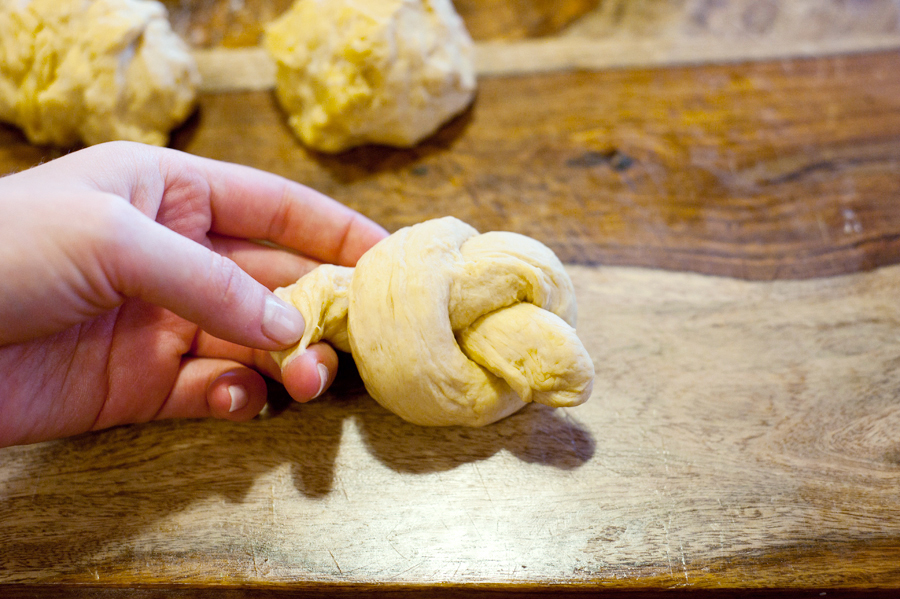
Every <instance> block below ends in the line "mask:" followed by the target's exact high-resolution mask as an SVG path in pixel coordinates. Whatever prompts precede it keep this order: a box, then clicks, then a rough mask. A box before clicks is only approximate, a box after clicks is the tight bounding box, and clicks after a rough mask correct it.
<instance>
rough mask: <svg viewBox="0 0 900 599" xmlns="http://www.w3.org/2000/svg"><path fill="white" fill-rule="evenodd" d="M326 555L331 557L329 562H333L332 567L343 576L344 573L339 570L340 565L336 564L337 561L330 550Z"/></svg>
mask: <svg viewBox="0 0 900 599" xmlns="http://www.w3.org/2000/svg"><path fill="white" fill-rule="evenodd" d="M328 555H330V556H331V561H333V562H334V565H335V567H336V568H337V569H338V572H340V573H341V574H342V575H343V574H344V571H343V570H341V565H340V564H339V563H338V561H337V559H335V557H334V554H333V553H332V552H331V549H329V550H328Z"/></svg>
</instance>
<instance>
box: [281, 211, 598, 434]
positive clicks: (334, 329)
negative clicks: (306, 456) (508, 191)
mask: <svg viewBox="0 0 900 599" xmlns="http://www.w3.org/2000/svg"><path fill="white" fill-rule="evenodd" d="M276 293H277V294H278V295H279V297H281V298H282V299H285V300H286V301H289V302H291V303H292V304H293V305H295V306H297V308H298V309H299V310H300V312H301V313H302V314H303V316H304V318H305V319H306V322H307V330H306V332H305V333H304V336H303V339H301V341H300V343H299V344H298V345H297V346H295V347H293V348H291V349H289V350H286V351H284V352H274V353H273V356H274V357H275V359H276V361H277V362H278V363H279V365H280V366H281V367H282V368H283V367H284V366H285V365H286V364H287V362H289V361H290V360H291V359H292V358H293V357H294V356H296V355H298V354H299V353H302V352H303V351H305V350H306V347H307V346H308V345H309V344H311V343H315V342H317V341H321V340H324V341H327V342H329V343H331V344H332V345H334V346H335V347H336V348H338V349H342V350H344V351H347V350H349V351H350V353H352V355H353V357H354V359H355V361H356V364H357V367H358V368H359V372H360V376H361V377H362V379H363V382H364V383H365V385H366V389H367V390H368V392H369V394H370V395H371V396H372V397H373V398H374V399H375V400H376V401H378V402H379V403H380V404H381V405H383V406H384V407H386V408H387V409H389V410H391V411H392V412H394V413H395V414H397V415H399V416H400V417H402V418H403V419H405V420H407V421H409V422H413V423H415V424H421V425H429V426H443V425H465V426H483V425H485V424H489V423H491V422H495V421H496V420H499V419H501V418H504V417H505V416H508V415H510V414H512V413H513V412H515V411H517V410H519V409H520V408H522V407H523V406H524V405H525V404H526V403H527V402H531V401H535V402H539V403H543V404H546V405H549V406H553V407H570V406H575V405H578V404H581V403H583V402H584V401H586V400H587V399H588V398H589V397H590V394H591V388H592V385H593V378H594V366H593V362H592V361H591V358H590V356H589V355H588V353H587V351H586V350H585V348H584V346H583V345H582V343H581V341H580V340H579V339H578V336H577V335H576V333H575V328H574V324H575V317H576V307H575V298H574V289H573V287H572V282H571V280H570V279H569V277H568V275H567V274H566V272H565V269H564V268H563V265H562V264H561V263H560V262H559V260H558V259H557V258H556V256H555V255H554V254H553V252H552V251H551V250H550V249H549V248H547V247H546V246H544V245H543V244H541V243H540V242H538V241H536V240H534V239H531V238H529V237H525V236H523V235H517V234H515V233H503V232H498V233H487V234H484V235H479V234H478V232H477V231H476V230H475V229H473V228H472V227H470V226H469V225H467V224H465V223H463V222H461V221H459V220H457V219H455V218H452V217H446V218H441V219H435V220H431V221H426V222H424V223H420V224H418V225H414V226H412V227H407V228H404V229H401V230H399V231H397V232H396V233H394V234H393V235H391V236H390V237H388V238H387V239H385V240H383V241H381V242H380V243H378V244H377V245H376V246H375V247H373V248H372V249H371V250H369V251H368V252H367V253H366V254H365V255H364V256H363V257H362V258H361V259H360V261H359V263H358V264H357V266H356V268H355V269H353V268H346V267H341V266H333V265H323V266H320V267H318V268H317V269H316V270H314V271H313V272H312V273H310V274H308V275H306V276H305V277H303V278H301V279H300V280H299V281H298V282H297V283H295V284H294V285H291V286H288V287H284V288H280V289H278V290H276Z"/></svg>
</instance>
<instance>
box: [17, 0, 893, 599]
mask: <svg viewBox="0 0 900 599" xmlns="http://www.w3.org/2000/svg"><path fill="white" fill-rule="evenodd" d="M200 4H203V3H200ZM212 4H214V3H210V2H207V3H206V4H205V5H204V6H202V7H199V8H197V7H195V8H196V9H197V11H200V9H201V8H204V7H205V8H206V9H210V10H211V8H210V6H211V5H212ZM257 4H260V2H257ZM261 4H262V5H266V6H269V7H270V8H271V7H272V6H274V4H271V3H270V4H266V3H265V2H261ZM275 4H277V3H275ZM614 4H617V3H615V2H602V3H599V5H598V4H597V3H596V2H594V3H591V2H582V3H578V2H571V3H566V4H565V9H566V10H569V11H571V13H572V14H571V15H569V17H566V19H568V21H566V19H562V17H560V16H559V15H561V14H562V13H563V12H564V11H563V10H562V9H560V10H559V11H556V13H554V14H556V15H557V17H556V19H557V21H559V22H557V21H554V20H553V19H549V18H548V19H549V20H548V19H544V20H543V21H540V22H541V23H544V24H545V25H544V26H543V27H544V29H541V28H540V27H537V28H536V27H535V26H533V22H534V20H533V19H532V20H531V21H528V22H525V20H524V17H521V19H522V21H521V22H520V23H519V25H520V26H518V27H512V26H508V27H506V28H505V29H503V31H507V32H512V34H514V35H510V36H507V39H497V37H496V35H497V34H496V31H494V30H493V29H492V28H491V27H490V26H489V25H490V24H491V21H490V14H491V13H489V12H488V13H484V12H479V9H478V5H477V3H471V5H469V4H466V3H463V2H460V3H458V5H457V6H458V7H460V9H461V12H463V15H464V16H465V17H466V18H467V22H468V23H469V25H470V28H471V29H472V30H473V32H476V31H477V32H479V35H480V36H481V37H480V38H479V39H480V42H479V52H480V54H479V56H480V60H481V62H480V66H479V69H480V70H481V72H482V77H481V80H480V91H479V95H478V98H477V101H476V103H475V105H474V106H473V108H472V109H470V110H469V111H468V112H466V113H465V114H464V115H462V116H460V117H459V118H457V119H456V120H454V121H453V122H451V123H450V124H448V125H447V126H446V127H445V128H443V129H442V130H441V131H440V132H439V133H438V134H437V135H435V136H434V137H433V138H431V139H429V140H428V141H426V142H425V143H423V144H422V145H421V146H419V147H417V148H415V149H413V150H408V151H399V150H387V149H384V148H362V149H358V150H354V151H351V152H348V153H345V154H342V155H339V156H324V155H319V154H315V153H311V152H308V151H306V150H304V149H303V148H302V147H301V146H300V145H299V144H298V143H297V142H296V140H295V139H294V138H293V137H292V136H291V134H290V132H289V131H288V129H287V128H286V126H285V124H284V117H283V115H282V114H281V113H280V111H279V110H278V108H277V106H276V105H275V103H274V101H273V99H272V96H271V94H270V92H269V91H267V90H265V89H262V90H256V91H246V90H244V91H241V90H239V89H236V90H232V91H228V92H219V93H212V92H208V93H204V94H203V95H202V97H201V99H200V109H199V111H198V113H197V115H196V116H195V117H194V118H193V119H192V120H191V122H189V123H188V124H187V125H186V126H185V127H183V128H182V129H180V130H179V131H177V132H176V133H175V135H174V137H173V146H175V147H177V148H180V149H183V150H185V151H188V152H193V153H196V154H201V155H205V156H210V157H214V158H219V159H223V160H230V161H235V162H240V163H244V164H250V165H252V166H256V167H259V168H263V169H267V170H271V171H274V172H277V173H280V174H282V175H286V176H289V177H291V178H294V179H297V180H299V181H302V182H304V183H307V184H309V185H311V186H313V187H315V188H317V189H320V190H322V191H324V192H326V193H328V194H330V195H332V196H334V197H336V198H338V199H340V200H341V201H343V202H345V203H347V204H349V205H350V206H352V207H353V208H355V209H357V210H360V211H362V212H364V213H366V214H367V215H369V216H371V217H373V218H375V219H376V220H378V221H380V222H382V223H383V224H385V225H386V226H387V227H388V228H390V229H396V228H399V227H401V226H404V225H407V224H411V223H414V222H418V221H420V220H424V219H426V218H430V217H435V216H442V215H446V214H452V215H455V216H458V217H460V218H462V219H464V220H467V221H468V222H470V223H472V224H473V225H474V226H476V227H477V228H479V229H481V230H491V229H508V230H515V231H518V232H522V233H525V234H528V235H532V236H534V237H536V238H538V239H540V240H542V241H544V242H545V243H547V244H548V245H550V246H551V247H552V248H553V249H554V250H556V251H557V252H558V254H559V255H560V257H561V258H562V259H563V260H564V261H565V262H566V263H567V264H568V267H569V270H570V273H571V275H572V278H573V280H574V281H575V283H576V288H577V293H578V300H579V306H580V320H579V327H578V330H579V334H580V336H581V337H582V339H583V340H584V341H585V344H586V346H587V347H588V349H589V351H590V352H591V355H592V356H593V358H594V361H595V365H596V368H597V382H596V385H595V391H594V394H593V396H592V398H591V400H590V401H589V402H588V403H587V404H585V405H583V406H580V407H578V408H573V409H565V410H556V411H551V410H548V409H544V408H542V407H541V406H530V407H528V408H526V409H525V410H523V411H522V412H520V413H519V414H516V415H514V416H512V417H510V418H508V419H506V420H504V421H502V422H499V423H497V424H495V425H492V426H489V427H486V428H483V429H458V428H444V429H431V428H421V427H416V426H412V425H409V424H406V423H404V422H403V421H401V420H400V419H399V418H397V417H395V416H393V415H392V414H390V413H388V412H386V411H385V410H383V409H381V408H380V407H379V406H378V405H377V404H375V403H374V402H373V401H372V400H371V399H370V398H368V396H367V395H366V394H365V390H364V389H363V388H362V386H361V384H360V382H359V380H358V378H357V377H356V376H355V374H354V372H353V371H352V367H351V366H349V365H348V362H349V360H345V362H344V364H345V368H344V370H343V371H342V372H341V374H340V375H339V381H338V383H337V384H336V386H335V388H334V389H333V391H332V392H330V393H329V394H328V395H327V396H326V397H325V398H324V399H323V400H321V401H317V402H314V403H312V404H307V405H302V406H301V405H296V404H293V405H292V404H289V402H287V401H286V400H285V398H284V397H283V393H279V390H278V389H277V388H273V389H272V395H273V398H272V399H273V406H275V407H279V408H283V409H282V410H281V411H280V412H279V413H278V415H276V416H274V417H270V418H265V419H258V420H256V421H253V422H251V423H249V424H231V423H226V422H214V421H173V422H158V423H151V424H145V425H136V426H127V427H120V428H116V429H113V430H109V431H105V432H101V433H96V434H89V435H84V436H80V437H77V438H74V439H68V440H63V441H56V442H49V443H42V444H37V445H32V446H26V447H15V448H7V449H4V450H0V596H2V597H35V596H75V597H122V596H124V597H157V596H162V597H206V596H214V597H243V596H248V597H275V596H288V595H290V596H294V595H299V596H320V595H337V596H357V595H359V594H366V595H374V596H409V595H415V596H423V597H457V596H460V595H466V596H468V595H472V594H476V595H478V594H480V595H484V596H502V597H507V596H533V595H535V594H542V593H546V592H549V591H552V592H553V593H556V594H570V593H571V594H580V595H591V594H593V595H603V596H607V595H609V596H620V595H621V596H628V597H632V596H644V595H652V594H655V593H656V592H662V591H674V592H676V593H677V592H678V591H686V592H691V596H695V595H697V594H699V595H707V594H709V595H730V594H739V595H745V596H758V595H767V594H783V595H785V596H809V597H818V596H823V594H825V593H827V595H826V596H828V597H831V596H855V595H857V594H863V593H865V594H867V595H868V594H872V593H874V594H881V595H883V596H896V594H897V593H898V592H900V265H898V266H893V265H895V264H897V263H898V262H900V206H898V202H900V77H898V73H900V54H898V52H897V51H896V49H890V48H891V44H892V43H893V44H894V46H893V47H894V48H897V47H900V43H898V42H897V40H896V39H894V37H900V36H898V34H897V31H894V30H892V29H890V28H885V27H884V26H883V23H884V17H885V15H887V14H888V13H889V11H890V10H891V7H893V8H894V9H897V6H896V4H897V3H896V2H875V1H872V2H862V3H856V4H854V6H855V7H856V9H857V13H854V14H849V13H847V12H846V10H845V12H844V13H841V12H840V11H839V10H838V8H835V7H840V6H845V7H846V3H840V2H833V3H828V2H826V3H819V5H820V6H822V5H827V6H828V7H830V8H829V10H831V9H834V10H833V12H832V13H831V14H830V16H829V17H828V18H829V19H831V20H830V21H827V20H826V21H824V22H825V23H826V25H822V26H821V27H820V29H822V28H824V33H822V31H819V30H817V31H818V33H816V32H813V33H809V28H808V27H807V28H804V27H801V26H800V25H797V24H796V22H795V21H791V17H790V15H789V14H786V12H787V11H785V14H781V13H779V12H778V9H777V4H776V3H767V2H750V1H749V0H743V1H738V0H734V1H733V2H730V3H729V2H725V3H712V4H710V3H706V4H707V5H708V6H707V12H705V13H702V14H701V13H697V12H696V10H697V7H698V6H699V5H701V4H704V3H699V2H684V3H676V5H677V6H676V8H671V9H664V8H662V5H661V4H660V3H654V2H649V1H647V2H636V3H632V4H630V5H625V6H631V7H632V9H633V10H636V11H638V12H639V13H640V14H641V15H643V17H644V18H645V20H644V21H627V20H626V21H625V25H621V24H620V25H618V27H619V29H617V30H616V31H618V32H619V33H616V34H615V35H613V37H609V36H607V37H603V36H604V35H607V34H606V33H604V31H607V30H606V29H604V27H605V26H606V25H608V24H609V18H610V16H609V15H610V14H612V13H610V11H611V10H612V9H611V8H610V7H611V5H614ZM620 4H622V5H624V3H620ZM546 6H547V4H542V3H540V2H534V3H533V7H532V8H533V10H534V11H538V12H540V9H541V8H542V7H543V9H544V10H545V11H546V10H547V9H546ZM550 6H552V3H551V4H550ZM595 6H596V8H595ZM766 6H769V7H770V8H766ZM771 6H776V8H775V9H771ZM634 7H637V8H634ZM716 7H718V8H716ZM723 7H724V8H723ZM257 8H259V7H258V6H257ZM613 8H615V7H613ZM464 9H465V10H464ZM273 10H274V9H273ZM623 10H624V9H623ZM641 10H643V12H641ZM669 10H671V11H674V12H668V11H669ZM679 10H680V11H682V12H678V11H679ZM767 10H769V11H771V10H775V14H774V16H772V15H771V14H769V13H768V12H765V11H767ZM847 10H849V9H847ZM586 11H587V12H586ZM654 11H657V12H654ZM691 11H694V12H691ZM716 11H720V12H716ZM729 11H730V12H729ZM835 11H836V12H835ZM657 13H659V14H663V17H664V18H663V17H658V18H657V17H654V16H653V15H657ZM732 13H733V14H737V15H744V17H742V19H743V20H739V21H738V22H739V23H743V25H742V27H743V29H741V30H739V31H737V33H735V30H734V28H733V27H732V26H731V25H728V23H733V22H735V21H733V20H727V19H725V17H727V16H730V15H731V16H733V14H732ZM198 14H199V13H198ZM260 14H262V13H260ZM496 14H501V13H496ZM502 14H505V15H507V17H504V18H511V19H512V20H513V21H512V22H516V21H515V19H516V16H515V15H516V14H517V13H515V12H512V13H502ZM510 14H511V15H513V16H512V17H509V16H508V15H510ZM521 14H522V15H526V14H528V15H530V14H532V13H528V12H527V11H524V12H522V13H521ZM648 14H649V15H650V17H647V15H648ZM573 15H574V16H573ZM579 15H585V16H583V17H582V18H581V19H580V20H576V21H575V24H574V25H571V24H569V25H568V28H566V27H564V26H566V25H567V23H568V22H569V21H572V19H576V17H578V16H579ZM679 15H681V17H679ZM698 15H700V16H704V15H705V16H704V18H706V23H707V24H706V25H703V21H702V19H700V17H699V16H698ZM723 15H724V16H723ZM746 15H749V16H746ZM767 15H768V16H767ZM848 15H849V16H848ZM873 15H874V16H873ZM190 16H191V13H187V16H185V13H178V14H175V13H174V12H173V18H175V17H179V18H186V19H187V21H185V22H186V23H187V24H186V25H185V24H184V23H182V26H183V27H184V28H190V27H197V28H198V29H196V30H195V31H199V32H200V33H196V38H195V41H196V43H197V45H198V46H202V45H204V44H206V42H204V40H207V41H208V40H209V39H211V38H210V36H209V35H207V36H206V37H205V38H204V37H203V35H202V34H203V32H204V31H207V32H208V31H210V30H215V31H220V32H221V31H227V30H228V29H227V27H225V26H223V25H221V24H219V25H216V27H218V29H215V28H207V30H204V29H203V27H201V26H200V25H202V23H203V22H202V21H201V22H200V25H198V24H197V23H195V22H192V21H190V18H189V17H190ZM651 17H652V18H651ZM195 18H196V19H199V17H195ZM529 18H530V17H529ZM654 18H657V20H655V21H654V20H653V19H654ZM679 18H683V20H682V21H679V20H678V19H679ZM604 19H606V20H604ZM647 19H649V20H647ZM692 19H693V20H692ZM698 19H699V20H698ZM716 19H719V20H716ZM766 19H769V20H768V21H766ZM841 19H844V21H841ZM847 19H850V21H852V23H851V25H853V26H842V28H841V27H838V26H837V25H834V27H835V28H836V29H840V31H843V32H844V33H841V34H840V35H838V34H836V33H835V32H834V31H830V30H828V27H827V24H828V23H832V24H834V23H844V25H846V23H847V22H849V21H847ZM854 19H855V20H854ZM562 21H566V22H562ZM179 22H180V21H179ZM682 22H688V23H695V24H696V23H698V22H699V23H700V25H697V27H701V29H702V27H706V29H705V30H704V31H706V33H703V32H701V33H702V35H701V34H697V33H696V32H694V30H691V29H690V28H687V29H686V28H685V27H682V26H681V25H677V24H678V23H682ZM816 22H818V21H816ZM547 23H549V25H547ZM629 23H632V25H631V26H628V24H629ZM635 23H637V24H635ZM671 23H676V25H671ZM717 23H719V24H718V25H717ZM721 23H725V25H722V24H721ZM760 23H762V25H760ZM766 23H768V25H766ZM245 26H246V24H245ZM210 27H211V26H210ZM246 27H249V26H246ZM579 27H580V28H581V29H579ZM717 27H718V29H717ZM792 27H793V29H792ZM548 28H549V29H548ZM798 28H799V29H798ZM251 29H252V28H251ZM185 30H187V29H185ZM579 31H580V32H581V33H579ZM622 31H624V32H625V33H621V32H622ZM797 31H801V32H803V31H805V32H807V33H809V35H810V36H811V37H810V39H811V40H812V41H809V40H806V41H804V40H805V38H803V37H802V35H800V36H799V37H798V35H799V34H798V33H797ZM585 32H588V33H585ZM673 32H675V33H673ZM678 32H682V33H684V36H683V37H682V38H679V37H678V35H676V34H677V33H678ZM685 32H686V33H685ZM692 32H693V33H692ZM848 32H849V33H848ZM698 35H700V38H702V40H706V41H705V42H703V43H698V42H697V39H698V38H697V36H698ZM703 35H706V36H707V37H703ZM491 36H494V37H491ZM538 36H543V37H538ZM617 36H618V37H617ZM623 36H624V37H623ZM642 36H644V37H642ZM735 36H736V37H735ZM753 36H757V37H756V38H754V37H753ZM816 36H818V37H816ZM892 36H894V37H892ZM758 38H762V39H763V41H765V45H766V47H767V50H766V52H768V53H769V55H768V56H757V53H758V52H760V51H759V49H758V48H757V46H758V45H759V44H754V43H751V42H752V41H753V39H758ZM813 38H814V39H813ZM242 39H243V38H242ZM892 39H893V40H894V41H893V42H891V40H892ZM216 40H219V41H216ZM654 40H656V42H655V43H656V44H657V45H656V46H654ZM702 40H701V41H702ZM710 40H712V41H710ZM715 40H718V42H717V44H718V45H716V43H713V41H715ZM798 40H799V41H798ZM220 41H221V39H220V38H216V39H215V40H213V42H215V43H220ZM244 41H245V42H246V40H244ZM201 42H203V43H201ZM213 42H210V43H209V44H206V45H213V46H215V43H213ZM707 42H708V43H707ZM246 43H248V44H251V45H252V44H254V43H255V38H254V39H252V40H250V41H249V42H246ZM760 43H762V42H760ZM627 44H632V45H631V46H627ZM659 44H664V45H665V47H666V48H669V49H671V50H672V53H671V55H667V56H664V55H662V54H661V53H660V51H659ZM604 45H605V47H607V48H609V49H611V48H614V47H618V48H619V50H618V54H616V52H614V51H613V50H610V53H611V54H610V55H609V56H597V55H594V54H592V53H591V51H594V50H597V49H599V48H602V47H604ZM623 47H628V48H631V49H632V51H631V52H625V51H623V50H622V48H623ZM742 47H743V48H744V49H745V50H746V51H747V53H748V56H750V57H752V58H755V59H757V60H754V61H751V62H746V61H742V60H740V57H739V56H736V55H735V52H736V51H737V50H735V48H737V49H738V50H740V48H742ZM218 48H219V49H221V45H220V46H219V47H218ZM578 48H582V49H585V48H586V49H587V50H585V51H584V52H581V53H579V51H577V50H578ZM654 48H656V49H654ZM754 48H756V49H754ZM219 49H217V48H213V50H211V51H213V52H215V51H219ZM510 49H514V50H515V52H512V54H511V53H510V52H511V50H510ZM642 49H643V50H642ZM245 50H246V51H247V52H249V53H250V54H248V56H249V55H251V54H252V52H253V49H252V48H244V49H243V50H240V51H245ZM523 51H524V52H531V53H532V54H525V55H524V56H525V58H526V59H518V60H519V62H518V63H515V64H512V63H510V62H509V56H510V55H519V56H523V55H522V54H521V52H523ZM641 52H644V53H643V54H641ZM617 56H618V58H616V57H617ZM529 57H530V58H529ZM532 59H533V60H532ZM566 61H568V63H567V62H566ZM616 61H620V62H621V64H617V63H616ZM604 62H605V63H609V64H604ZM566 64H569V66H570V67H579V68H576V69H572V68H565V65H566ZM591 65H593V66H591ZM236 87H240V86H236ZM57 154H58V151H56V150H52V149H48V148H38V147H33V146H30V145H28V144H27V143H26V142H25V140H24V139H23V138H22V137H21V135H20V134H19V133H18V132H17V131H16V130H14V129H12V128H9V127H2V126H0V171H2V172H9V171H13V170H18V169H22V168H27V167H28V166H30V165H33V164H35V163H37V162H39V161H40V160H44V159H47V158H52V157H53V156H54V155H57ZM276 411H278V410H276Z"/></svg>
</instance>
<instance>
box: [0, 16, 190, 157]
mask: <svg viewBox="0 0 900 599" xmlns="http://www.w3.org/2000/svg"><path fill="white" fill-rule="evenodd" d="M199 81H200V75H199V72H198V71H197V67H196V64H195V63H194V59H193V57H192V56H191V55H190V53H189V51H188V48H187V46H186V45H185V43H184V42H183V41H182V40H181V39H180V38H179V37H178V36H177V35H176V34H175V33H174V32H173V31H172V29H171V28H170V26H169V22H168V20H167V14H166V9H165V7H164V6H163V5H162V4H160V3H159V2H156V1H155V0H152V1H151V0H0V120H2V121H6V122H9V123H12V124H14V125H16V126H18V127H20V128H22V130H23V131H24V132H25V135H26V136H27V137H28V139H29V141H31V142H32V143H36V144H54V145H59V146H72V145H75V144H77V143H78V142H79V141H81V142H83V143H85V144H88V145H90V144H96V143H101V142H104V141H111V140H116V139H124V140H129V141H138V142H143V143H148V144H154V145H165V144H166V142H167V141H168V136H169V132H170V131H171V130H172V129H173V128H174V127H175V126H177V125H178V124H180V123H181V122H182V121H184V119H185V118H187V117H188V115H189V114H190V113H191V111H192V110H193V107H194V101H195V98H196V94H197V86H198V84H199Z"/></svg>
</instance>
